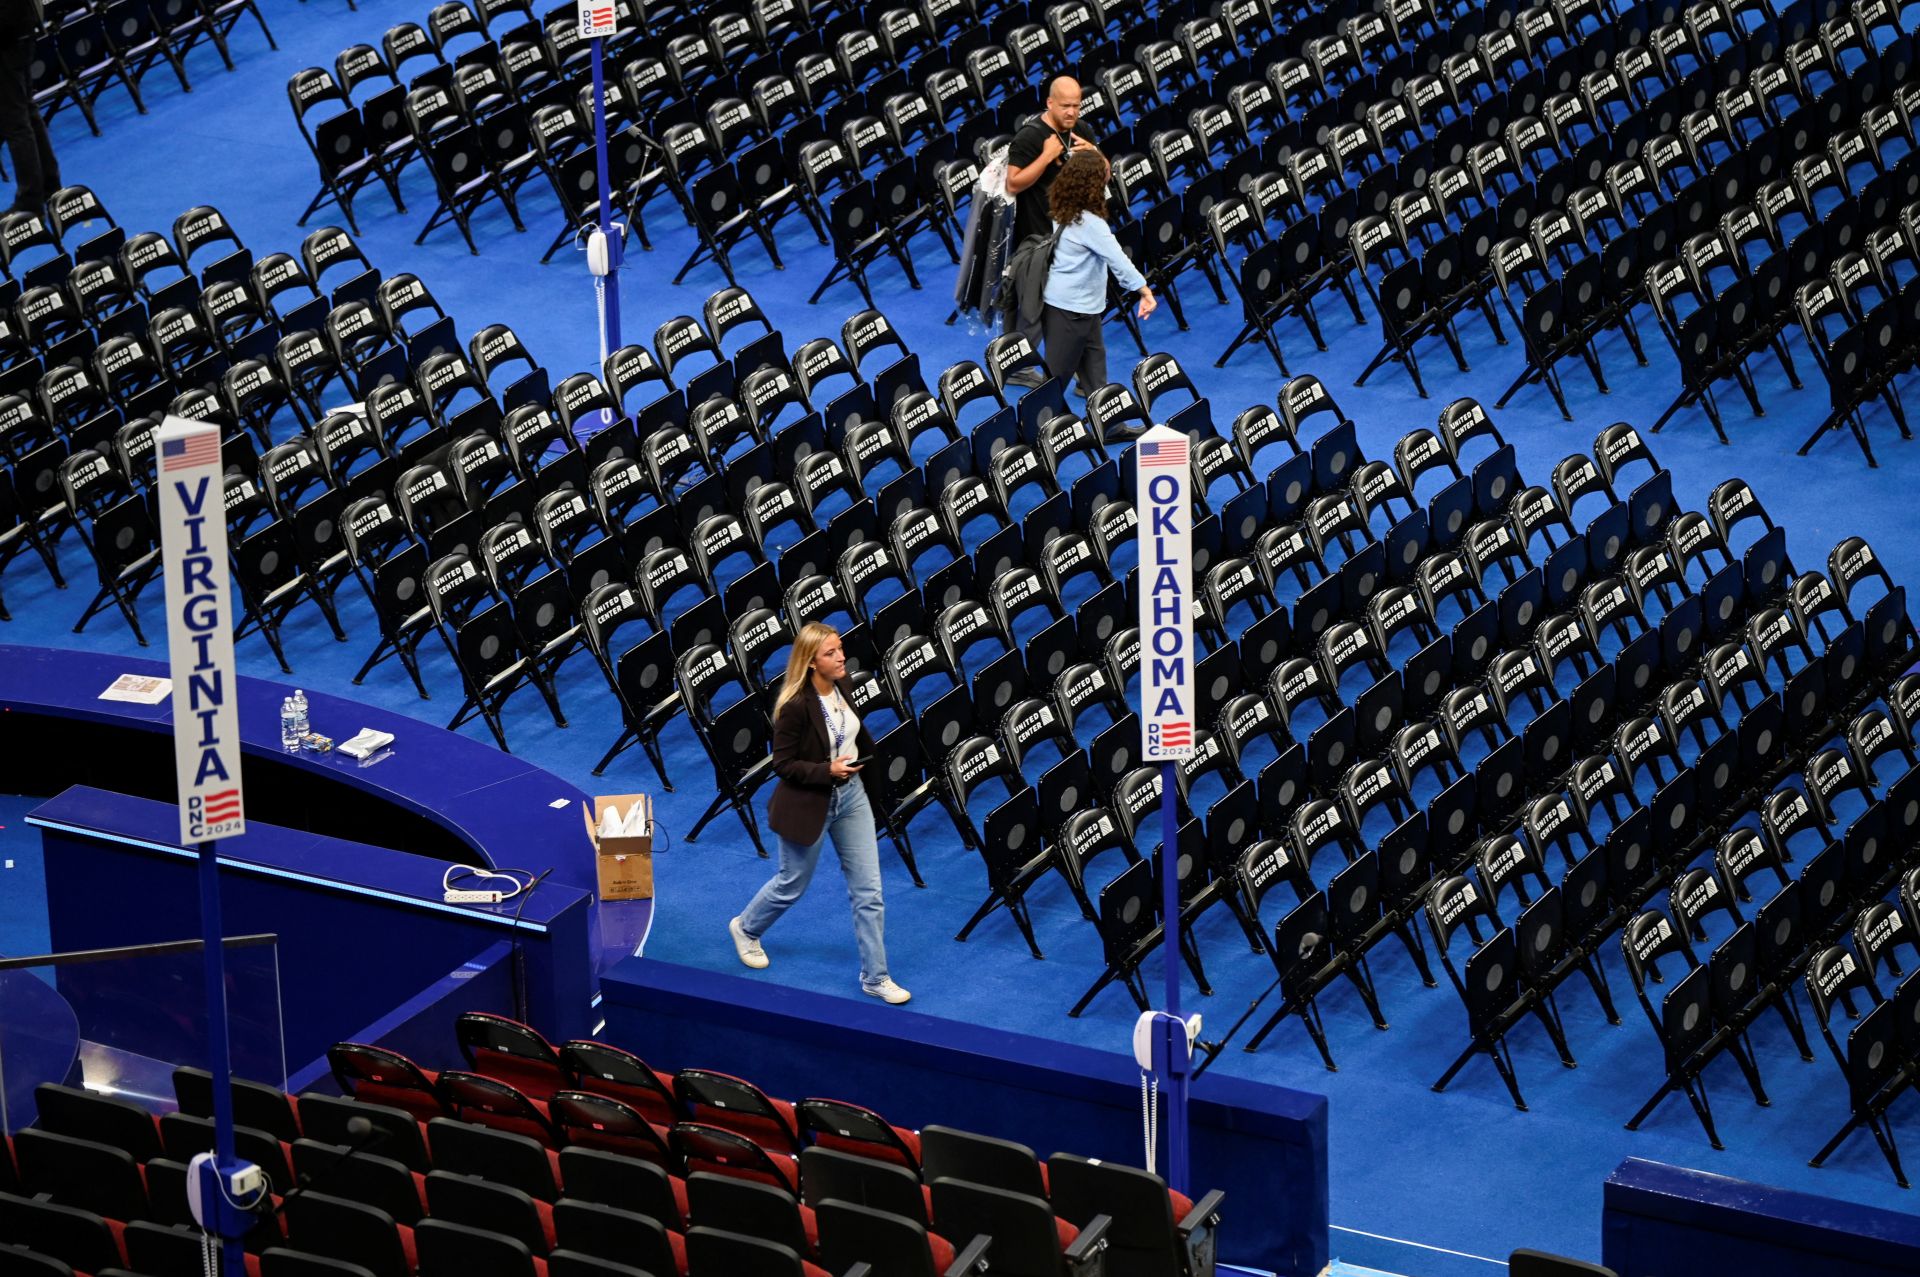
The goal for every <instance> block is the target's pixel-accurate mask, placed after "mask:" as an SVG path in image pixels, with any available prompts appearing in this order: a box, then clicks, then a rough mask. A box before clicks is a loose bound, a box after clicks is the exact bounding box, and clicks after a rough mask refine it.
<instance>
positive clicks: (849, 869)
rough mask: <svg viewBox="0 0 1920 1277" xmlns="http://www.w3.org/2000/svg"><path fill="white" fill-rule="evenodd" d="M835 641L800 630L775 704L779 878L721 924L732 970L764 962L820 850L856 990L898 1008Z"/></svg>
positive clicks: (861, 753) (772, 820)
mask: <svg viewBox="0 0 1920 1277" xmlns="http://www.w3.org/2000/svg"><path fill="white" fill-rule="evenodd" d="M846 675H847V654H846V651H845V649H844V648H842V647H841V645H840V632H839V631H838V630H836V629H834V628H833V627H832V626H830V625H822V624H820V623H819V622H818V621H815V622H811V623H809V624H807V625H805V626H802V627H801V630H800V633H799V635H798V636H797V637H796V638H795V639H794V641H793V653H792V655H791V656H789V657H788V659H787V674H786V678H785V680H784V681H783V682H782V683H781V685H780V692H779V695H778V696H777V697H776V698H775V700H774V704H773V770H774V774H775V775H776V776H778V777H779V781H778V783H777V784H776V785H775V786H774V790H773V798H772V799H771V800H770V801H769V802H768V804H767V825H768V827H769V828H771V829H772V830H773V832H774V835H775V837H776V838H777V839H778V841H779V844H780V869H779V871H778V872H777V873H775V874H774V876H773V877H772V878H771V879H769V880H768V882H767V884H766V885H765V886H764V887H762V888H760V891H759V893H758V894H756V895H755V896H754V898H753V899H752V900H751V901H749V902H748V904H747V907H746V908H745V909H743V910H742V911H741V912H740V916H739V917H737V918H734V919H733V920H732V921H730V922H728V923H727V931H728V932H729V934H731V935H732V936H733V946H734V950H735V951H736V952H737V953H738V954H739V955H740V961H741V962H743V963H745V964H746V965H747V966H749V967H752V968H754V969H755V970H758V969H760V968H762V967H765V966H766V965H767V963H768V961H769V959H768V957H767V953H766V950H765V949H763V948H762V947H761V945H760V938H761V937H762V936H764V935H765V934H766V933H767V929H768V928H770V927H772V926H773V924H774V923H776V922H778V921H779V920H780V915H781V914H783V913H785V912H786V911H787V910H788V909H789V908H791V907H792V906H793V904H794V902H795V901H797V900H799V899H800V897H801V896H803V895H805V894H806V890H807V884H808V883H810V882H811V881H812V880H813V871H814V869H815V868H816V867H817V866H818V865H819V863H820V852H821V851H822V850H823V849H824V848H825V846H826V844H827V840H828V839H829V838H831V839H832V840H833V849H834V851H835V852H836V853H837V854H838V855H839V857H840V872H841V873H842V874H843V875H844V876H845V878H846V880H847V900H848V902H849V903H850V904H851V905H852V907H853V937H854V940H855V942H856V943H857V944H858V946H859V949H860V987H861V988H862V989H863V990H865V991H866V992H867V993H868V994H870V995H872V996H873V997H876V998H879V999H881V1000H882V1001H884V1002H888V1003H891V1004H892V1005H895V1006H898V1005H899V1004H900V1003H902V1002H905V1001H906V1000H907V999H908V998H909V997H911V996H912V995H911V994H909V993H908V992H907V991H906V990H905V989H903V988H901V987H900V986H899V985H897V984H895V983H894V982H893V979H892V977H891V976H889V975H888V974H887V948H886V934H885V933H886V903H885V901H884V900H883V899H882V897H881V892H880V844H879V840H878V838H877V836H876V834H875V832H874V825H873V808H872V807H871V806H870V805H869V804H868V801H867V789H866V785H865V783H864V782H863V781H862V780H861V779H860V767H859V764H858V763H857V761H856V760H857V759H860V758H864V757H866V756H868V755H869V754H871V753H872V752H873V736H872V735H871V734H870V733H869V732H868V731H867V729H866V727H865V725H863V724H862V723H861V722H860V716H859V715H858V714H856V713H855V712H854V709H853V704H852V702H851V700H850V699H849V698H848V696H847V688H846Z"/></svg>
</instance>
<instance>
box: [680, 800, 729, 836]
mask: <svg viewBox="0 0 1920 1277" xmlns="http://www.w3.org/2000/svg"><path fill="white" fill-rule="evenodd" d="M727 801H728V795H727V792H726V791H725V790H724V789H723V790H721V791H720V792H719V793H718V794H715V795H714V797H713V801H712V802H710V803H708V804H707V809H706V810H705V811H704V812H702V813H700V819H698V820H696V821H694V822H693V828H692V829H689V830H688V831H687V835H686V837H687V841H688V842H693V841H695V840H696V839H698V838H699V837H700V831H701V830H702V829H705V828H706V827H707V826H708V825H710V824H712V823H713V818H714V817H715V816H718V815H719V814H720V811H721V809H722V808H724V807H725V806H726V805H727Z"/></svg>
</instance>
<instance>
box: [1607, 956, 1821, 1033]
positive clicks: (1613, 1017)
mask: <svg viewBox="0 0 1920 1277" xmlns="http://www.w3.org/2000/svg"><path fill="white" fill-rule="evenodd" d="M1580 971H1581V974H1583V975H1585V976H1586V977H1587V983H1588V984H1590V985H1592V986H1593V996H1594V997H1595V998H1597V999H1599V1002H1600V1010H1601V1011H1602V1012H1603V1013H1605V1015H1606V1017H1607V1023H1608V1024H1618V1023H1620V1013H1619V1012H1618V1011H1615V1010H1614V1009H1613V990H1612V989H1610V988H1608V987H1607V973H1606V970H1605V968H1603V967H1602V966H1601V965H1600V964H1599V963H1597V962H1594V961H1593V960H1592V959H1590V958H1582V959H1581V960H1580ZM1809 1058H1811V1057H1809Z"/></svg>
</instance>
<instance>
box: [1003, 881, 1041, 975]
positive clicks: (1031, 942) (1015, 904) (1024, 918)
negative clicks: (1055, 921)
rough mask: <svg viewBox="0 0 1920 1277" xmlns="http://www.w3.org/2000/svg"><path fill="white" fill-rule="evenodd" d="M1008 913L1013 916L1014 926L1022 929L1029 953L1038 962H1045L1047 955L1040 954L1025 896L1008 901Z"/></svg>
mask: <svg viewBox="0 0 1920 1277" xmlns="http://www.w3.org/2000/svg"><path fill="white" fill-rule="evenodd" d="M1007 912H1008V913H1010V914H1012V915H1013V922H1014V925H1015V926H1017V927H1019V928H1020V935H1021V938H1022V939H1024V940H1025V941H1026V942H1027V951H1028V952H1029V953H1031V954H1032V955H1033V956H1034V958H1035V959H1036V960H1043V959H1045V958H1046V956H1047V955H1046V954H1044V953H1042V952H1040V942H1039V941H1038V940H1036V939H1034V935H1033V918H1032V917H1031V916H1030V915H1029V914H1028V913H1027V901H1026V897H1025V896H1024V895H1021V896H1015V897H1013V898H1011V899H1009V900H1008V901H1007Z"/></svg>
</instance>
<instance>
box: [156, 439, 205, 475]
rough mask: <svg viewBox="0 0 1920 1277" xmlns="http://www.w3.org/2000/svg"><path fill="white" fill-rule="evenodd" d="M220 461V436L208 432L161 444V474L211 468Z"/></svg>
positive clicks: (169, 440)
mask: <svg viewBox="0 0 1920 1277" xmlns="http://www.w3.org/2000/svg"><path fill="white" fill-rule="evenodd" d="M219 460H220V436H219V435H218V434H216V433H215V432H214V431H211V430H208V431H204V432H202V433H200V434H197V435H189V436H187V437H186V438H184V439H163V440H162V441H161V443H160V473H162V474H166V473H167V472H168V471H171V470H187V469H191V468H192V467H194V466H210V465H213V464H214V463H216V462H218V461H219Z"/></svg>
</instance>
